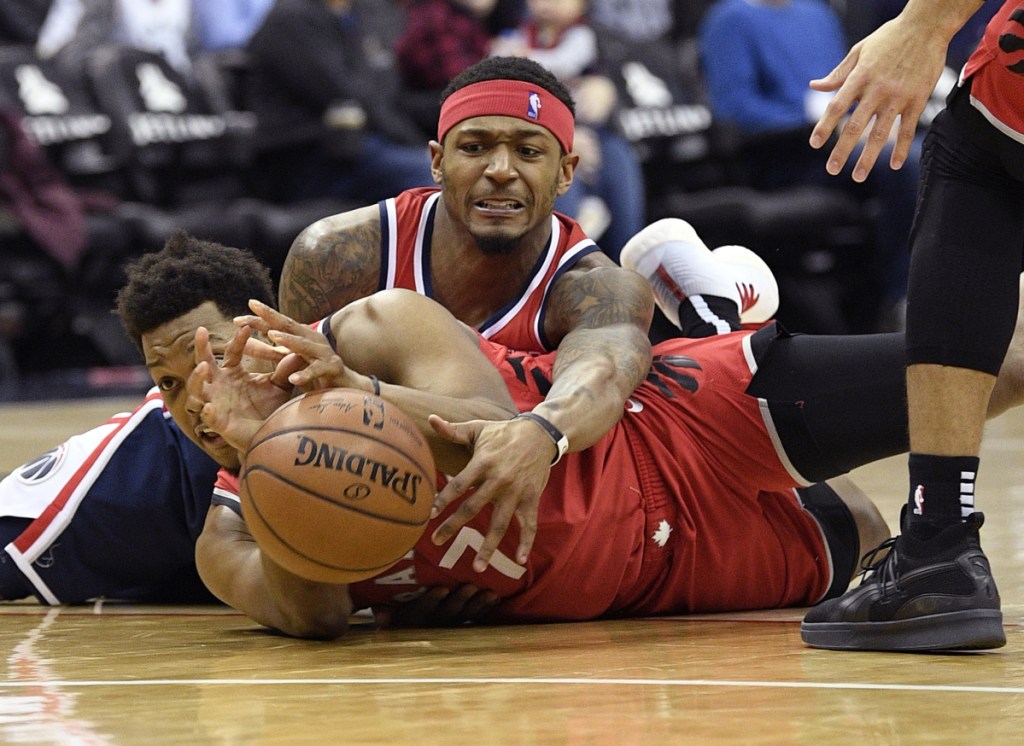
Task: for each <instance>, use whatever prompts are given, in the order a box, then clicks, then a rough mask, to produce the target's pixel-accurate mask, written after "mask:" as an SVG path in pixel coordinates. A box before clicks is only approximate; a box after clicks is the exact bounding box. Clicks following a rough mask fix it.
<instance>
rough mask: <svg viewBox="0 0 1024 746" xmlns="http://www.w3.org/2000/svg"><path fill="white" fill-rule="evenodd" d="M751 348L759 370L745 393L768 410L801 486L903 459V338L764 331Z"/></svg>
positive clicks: (904, 434) (904, 401)
mask: <svg viewBox="0 0 1024 746" xmlns="http://www.w3.org/2000/svg"><path fill="white" fill-rule="evenodd" d="M751 347H752V349H753V353H754V359H755V360H756V361H757V363H758V369H757V373H756V374H755V375H754V378H753V380H752V381H751V383H750V386H749V387H748V388H747V393H748V394H750V395H752V396H756V397H758V398H760V399H764V400H765V401H766V402H767V405H768V410H769V412H770V413H771V417H772V421H773V423H774V425H775V428H776V431H777V432H778V436H779V440H780V441H781V443H782V446H783V448H784V449H785V451H786V454H787V455H788V456H789V460H790V462H791V463H792V465H793V466H794V468H796V470H797V471H798V472H799V473H800V475H801V476H803V477H804V478H805V479H807V480H809V481H811V482H820V481H823V480H825V479H829V478H831V477H835V476H839V475H840V474H845V473H846V472H848V471H850V470H851V469H854V468H856V467H858V466H862V465H864V464H866V463H869V462H871V461H876V460H878V459H881V458H886V457H888V456H893V455H896V454H898V453H904V452H906V450H907V448H908V436H907V402H906V368H905V363H904V338H903V335H902V334H863V335H842V336H839V335H836V336H830V335H801V334H798V335H789V334H788V333H786V332H785V331H782V330H780V329H778V328H777V327H775V326H769V327H766V328H764V329H761V330H760V331H758V332H756V333H755V334H754V335H753V337H752V338H751Z"/></svg>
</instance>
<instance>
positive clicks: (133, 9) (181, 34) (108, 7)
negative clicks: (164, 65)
mask: <svg viewBox="0 0 1024 746" xmlns="http://www.w3.org/2000/svg"><path fill="white" fill-rule="evenodd" d="M72 11H73V9H72ZM55 12H56V10H55ZM64 40H65V41H66V43H65V44H64V45H63V46H62V47H60V48H59V49H56V50H54V56H55V58H56V60H57V61H58V62H59V63H60V64H62V65H65V66H66V67H68V68H69V69H72V70H80V69H81V68H82V66H83V65H84V64H85V61H86V59H88V57H89V55H90V54H91V53H92V51H93V50H94V49H96V48H97V47H100V46H102V45H104V44H121V45H124V46H128V47H134V48H136V49H144V50H146V51H149V52H156V53H158V54H160V55H163V57H164V58H165V59H166V60H167V62H168V63H170V65H171V66H172V67H174V68H175V69H176V70H178V71H179V72H180V73H182V74H183V75H190V74H191V70H192V55H193V54H194V53H195V51H196V49H197V46H196V39H195V36H194V33H193V28H192V0H145V1H144V2H140V0H81V17H80V19H79V20H78V23H77V25H76V26H75V27H74V33H73V34H71V35H67V34H66V33H65V35H64Z"/></svg>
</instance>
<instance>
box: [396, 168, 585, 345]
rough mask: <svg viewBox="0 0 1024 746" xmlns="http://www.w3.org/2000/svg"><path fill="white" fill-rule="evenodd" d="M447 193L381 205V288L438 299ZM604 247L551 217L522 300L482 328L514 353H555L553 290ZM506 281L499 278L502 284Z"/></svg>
mask: <svg viewBox="0 0 1024 746" xmlns="http://www.w3.org/2000/svg"><path fill="white" fill-rule="evenodd" d="M440 198H441V190H440V189H438V188H436V187H420V188H416V189H409V190H406V191H404V192H402V193H400V194H399V195H398V196H396V197H393V198H391V199H386V200H383V201H382V202H380V203H379V207H380V227H381V272H380V282H379V284H378V288H377V289H378V290H386V289H388V288H404V289H406V290H415V291H416V292H417V293H419V294H420V295H425V296H427V297H428V298H433V297H434V292H433V287H432V283H431V274H430V250H431V246H430V239H431V235H432V234H433V225H434V215H435V213H436V210H437V201H438V200H439V199H440ZM595 251H600V249H599V248H598V246H597V245H596V244H595V243H594V242H593V241H592V240H590V239H589V238H587V236H586V234H585V233H584V232H583V229H582V228H580V227H579V225H577V223H576V221H574V220H572V219H571V218H568V217H566V216H564V215H562V214H560V213H554V214H552V216H551V239H550V240H549V241H548V245H547V247H545V250H544V251H543V252H542V253H541V255H540V256H539V257H538V259H537V263H536V264H535V265H534V267H533V271H532V272H531V273H530V276H529V277H528V278H527V280H526V282H524V283H523V286H522V287H521V288H520V289H519V292H518V293H517V294H516V296H515V297H514V298H513V299H512V300H511V301H510V302H509V303H508V304H507V305H506V306H505V307H503V308H500V309H498V310H497V311H495V313H494V314H493V315H492V316H491V317H490V318H489V319H487V321H485V322H484V323H483V324H481V325H480V326H479V327H478V329H477V331H478V332H480V334H482V335H483V336H484V337H485V338H486V339H490V340H493V341H495V342H498V343H499V344H504V345H508V346H509V347H512V348H513V349H522V350H543V351H547V350H551V349H553V348H554V345H551V344H550V343H549V342H548V340H547V338H546V336H545V334H544V314H545V308H546V303H545V302H546V300H547V296H548V293H549V292H550V289H551V286H552V285H554V283H555V281H556V280H557V279H558V278H559V277H561V276H562V274H563V273H564V272H566V271H567V270H569V269H571V268H572V267H573V266H574V265H575V264H576V262H578V261H579V260H580V259H581V258H582V257H584V256H586V255H587V254H590V253H592V252H595ZM499 279H500V278H495V281H498V280H499Z"/></svg>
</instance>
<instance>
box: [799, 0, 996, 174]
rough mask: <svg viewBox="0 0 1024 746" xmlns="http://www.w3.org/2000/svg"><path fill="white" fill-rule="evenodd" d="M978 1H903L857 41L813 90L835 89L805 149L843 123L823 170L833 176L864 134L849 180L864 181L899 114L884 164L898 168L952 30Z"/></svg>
mask: <svg viewBox="0 0 1024 746" xmlns="http://www.w3.org/2000/svg"><path fill="white" fill-rule="evenodd" d="M982 2H983V0H909V2H907V4H906V6H905V7H904V8H903V10H902V11H901V12H900V14H899V15H898V16H897V17H896V18H894V19H892V20H891V21H888V22H887V23H885V24H883V25H882V26H880V27H879V28H878V29H876V30H875V31H874V32H873V33H872V34H870V35H869V36H867V37H865V38H864V39H862V40H861V41H860V42H858V43H857V44H855V45H854V46H853V48H852V49H851V50H850V52H849V54H847V55H846V58H845V59H843V61H842V62H840V63H839V65H838V67H836V68H835V69H834V70H832V72H830V73H829V74H828V75H827V76H826V77H824V78H821V79H820V80H812V81H811V82H810V85H811V88H813V89H815V90H818V91H837V93H836V95H835V97H833V99H832V100H831V101H830V102H829V105H828V107H827V108H826V109H825V112H824V113H823V114H822V116H821V118H820V119H819V120H818V123H817V125H815V127H814V131H813V132H812V133H811V140H810V142H811V146H812V147H814V148H820V147H821V146H823V145H824V144H825V143H826V142H827V141H828V139H829V137H830V136H831V135H832V133H833V132H835V131H837V129H838V128H839V123H840V121H842V119H843V117H844V116H846V113H847V112H848V111H849V110H850V108H851V107H856V108H855V109H854V110H853V113H852V114H850V118H849V120H848V121H847V122H846V124H845V125H844V126H843V127H842V132H841V133H840V135H839V139H838V141H837V142H836V145H835V147H834V148H833V149H832V153H831V155H830V156H829V160H828V164H827V165H826V168H827V170H828V172H829V173H830V174H832V175H836V174H838V173H839V172H840V171H841V170H842V169H843V166H844V165H845V164H846V161H847V159H848V158H849V157H850V153H851V152H852V151H853V148H854V146H855V145H856V144H857V142H858V141H859V140H860V138H861V136H862V135H864V134H865V133H867V141H866V143H865V145H864V150H863V151H862V152H861V155H860V158H859V159H858V161H857V165H856V166H855V168H854V170H853V179H854V181H864V179H866V178H867V176H868V173H870V171H871V169H872V168H873V167H874V165H875V161H876V160H877V158H878V154H879V153H880V152H881V150H882V148H883V147H884V146H885V144H886V141H887V140H888V138H889V132H890V131H891V129H892V125H893V123H894V122H895V120H896V117H899V119H900V125H899V133H898V135H897V140H896V146H895V147H894V148H893V152H892V157H891V159H890V161H889V165H890V166H891V167H892V168H894V169H898V168H900V167H902V166H903V163H904V162H905V161H906V159H907V154H908V153H909V152H910V145H911V142H912V141H913V139H914V134H915V131H916V130H917V122H918V120H919V119H920V117H921V112H922V111H923V110H924V107H925V104H926V103H927V102H928V98H929V96H931V94H932V91H933V90H934V89H935V84H936V82H937V81H938V79H939V75H941V73H942V69H943V67H944V66H945V64H946V51H947V48H948V47H949V42H950V40H951V39H952V38H953V35H954V34H955V33H956V32H957V31H959V30H960V28H961V27H962V26H963V25H964V24H965V23H967V21H968V19H970V17H971V16H972V15H974V13H975V12H976V11H977V10H978V8H980V7H981V5H982Z"/></svg>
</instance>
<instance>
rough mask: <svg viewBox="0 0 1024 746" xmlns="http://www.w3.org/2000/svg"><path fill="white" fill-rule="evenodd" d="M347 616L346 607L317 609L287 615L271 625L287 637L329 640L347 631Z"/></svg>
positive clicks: (335, 638)
mask: <svg viewBox="0 0 1024 746" xmlns="http://www.w3.org/2000/svg"><path fill="white" fill-rule="evenodd" d="M348 618H349V610H348V609H343V610H342V609H317V610H315V611H313V612H309V611H306V612H304V613H302V614H295V615H288V617H287V618H286V619H284V620H283V621H281V622H279V623H278V624H275V625H273V627H274V629H276V630H277V631H279V632H281V633H282V634H285V635H288V636H289V637H298V638H300V639H303V640H323V641H329V640H337V639H338V638H339V637H342V636H343V635H344V634H345V633H346V632H348Z"/></svg>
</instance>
